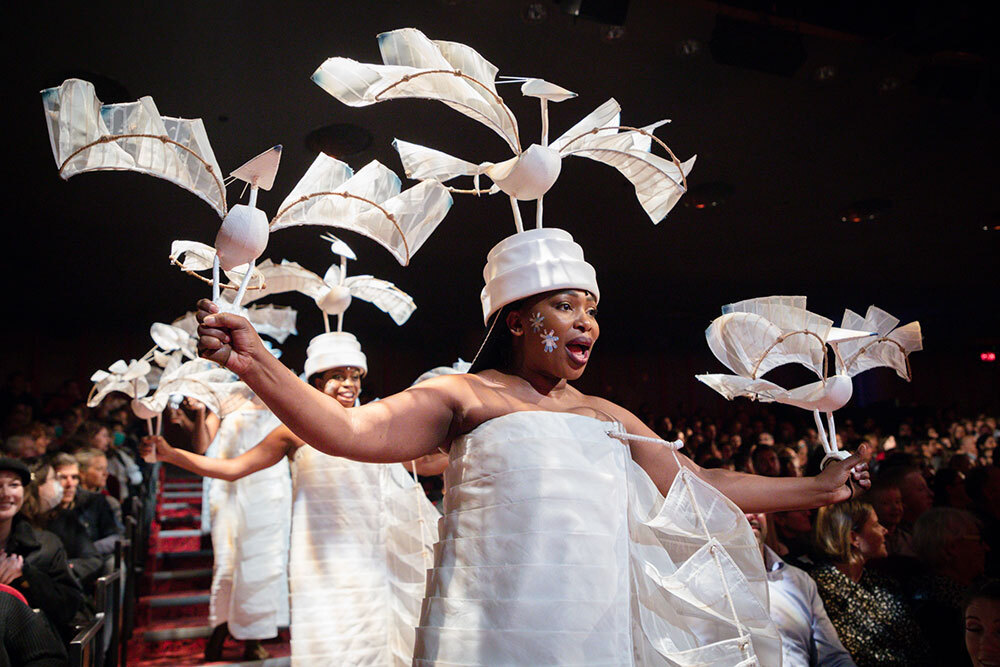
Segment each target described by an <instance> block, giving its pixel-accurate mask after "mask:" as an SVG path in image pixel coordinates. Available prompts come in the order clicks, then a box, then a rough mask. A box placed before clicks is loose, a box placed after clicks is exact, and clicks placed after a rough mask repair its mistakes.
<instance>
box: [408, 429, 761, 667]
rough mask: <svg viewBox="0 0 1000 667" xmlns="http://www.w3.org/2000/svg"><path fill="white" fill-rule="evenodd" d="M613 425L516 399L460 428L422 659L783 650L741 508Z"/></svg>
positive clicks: (541, 661)
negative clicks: (647, 452)
mask: <svg viewBox="0 0 1000 667" xmlns="http://www.w3.org/2000/svg"><path fill="white" fill-rule="evenodd" d="M611 428H614V425H613V424H611V423H608V422H604V421H600V420H598V419H595V418H592V417H588V416H583V415H578V414H569V413H552V412H515V413H511V414H508V415H505V416H503V417H499V418H496V419H492V420H490V421H487V422H485V423H483V424H481V425H480V426H479V427H478V428H476V429H475V430H473V431H472V432H471V433H469V434H468V435H465V436H463V437H461V438H459V439H457V440H456V441H455V442H454V443H453V444H452V446H451V455H450V459H451V463H450V465H449V467H448V470H447V472H446V473H445V475H446V479H447V481H448V489H449V490H448V495H447V496H446V497H445V513H444V517H443V519H442V520H441V523H440V541H439V542H438V544H437V545H436V546H435V560H434V569H433V570H432V571H431V575H430V580H429V582H428V586H427V598H426V599H425V601H424V606H423V612H422V614H421V619H420V626H419V627H418V629H417V646H416V649H415V656H414V664H415V665H473V664H475V665H511V664H517V665H546V664H560V665H571V664H576V665H634V664H640V665H728V666H731V665H738V664H739V665H745V664H756V663H754V662H753V660H754V658H756V659H757V660H759V661H760V663H759V664H764V665H777V664H780V661H781V645H780V640H779V639H778V635H777V631H776V630H775V629H774V626H773V625H772V624H771V622H770V619H769V617H768V613H767V586H766V582H765V578H764V570H763V566H762V564H761V562H760V551H759V550H758V547H757V544H756V542H755V540H754V537H753V534H752V533H751V531H750V529H749V526H748V524H747V522H746V519H745V518H744V516H743V514H742V512H740V510H739V508H737V507H736V506H735V505H733V504H732V503H731V502H730V501H728V500H727V499H726V498H725V497H723V496H722V495H721V494H720V493H719V492H718V491H716V490H715V489H713V488H712V487H710V486H708V485H707V484H705V483H704V482H701V481H700V480H698V479H697V478H696V477H694V475H692V474H690V473H687V472H684V473H681V474H679V475H678V476H677V478H676V480H675V482H674V484H673V487H672V488H671V490H670V493H669V495H668V497H667V499H666V500H664V499H663V498H662V497H661V496H660V494H659V493H658V492H657V491H656V488H655V486H654V485H653V483H652V480H650V479H649V477H648V476H647V475H646V473H645V472H644V471H643V470H642V469H641V468H639V467H638V466H637V465H636V464H635V463H634V462H633V461H632V459H631V458H630V456H629V450H628V448H627V447H625V446H624V445H623V443H622V442H621V441H620V440H618V439H616V438H612V437H610V436H609V435H608V432H609V429H611ZM693 499H696V500H697V507H698V509H696V508H695V506H694V505H692V500H693ZM699 511H700V516H699ZM706 532H708V533H710V534H711V539H707V538H706ZM716 559H718V560H716ZM741 569H742V572H741ZM720 572H721V573H724V578H725V582H724V583H723V577H722V576H720ZM744 572H745V573H748V574H747V575H746V576H745V575H744ZM730 600H732V602H733V605H734V607H735V612H736V615H737V617H738V618H739V619H740V625H741V627H742V630H739V629H738V628H737V626H736V625H735V624H734V623H733V620H732V619H733V608H732V607H730V604H729V601H730ZM741 635H742V636H741ZM751 639H752V641H751Z"/></svg>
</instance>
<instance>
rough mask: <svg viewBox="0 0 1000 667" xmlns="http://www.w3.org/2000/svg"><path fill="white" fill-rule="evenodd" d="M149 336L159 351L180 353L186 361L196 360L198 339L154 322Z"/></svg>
mask: <svg viewBox="0 0 1000 667" xmlns="http://www.w3.org/2000/svg"><path fill="white" fill-rule="evenodd" d="M149 335H150V337H151V338H152V339H153V342H154V343H156V345H157V347H159V348H160V349H161V350H164V351H166V352H180V353H181V355H182V356H185V357H187V358H188V359H197V358H198V339H197V338H196V337H195V336H193V335H191V334H190V333H189V332H187V331H185V330H184V329H182V328H180V327H176V326H173V325H170V324H164V323H163V322H154V323H153V326H151V327H150V329H149Z"/></svg>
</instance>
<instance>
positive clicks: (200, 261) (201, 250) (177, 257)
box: [170, 240, 265, 291]
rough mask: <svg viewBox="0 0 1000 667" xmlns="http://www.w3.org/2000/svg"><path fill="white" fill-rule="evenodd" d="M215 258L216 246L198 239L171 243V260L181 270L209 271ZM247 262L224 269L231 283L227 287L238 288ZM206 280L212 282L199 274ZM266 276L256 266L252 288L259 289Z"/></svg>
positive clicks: (186, 271)
mask: <svg viewBox="0 0 1000 667" xmlns="http://www.w3.org/2000/svg"><path fill="white" fill-rule="evenodd" d="M214 260H215V248H213V247H212V246H210V245H207V244H205V243H200V242H198V241H185V240H177V241H173V242H172V243H171V244H170V261H171V262H173V263H174V264H176V265H177V266H179V267H180V269H181V271H184V272H185V273H190V274H192V275H197V273H198V272H199V271H208V270H210V269H211V268H212V263H213V261H214ZM247 266H248V265H247V264H240V265H239V266H236V267H233V268H232V269H230V270H229V271H223V273H224V274H225V275H226V278H228V279H229V282H230V284H229V285H223V288H225V289H236V287H237V286H238V285H239V284H240V281H242V280H243V275H244V274H245V273H246V270H247ZM198 277H199V278H202V280H205V281H206V282H211V281H209V280H208V279H207V278H203V277H202V276H198ZM264 284H265V283H264V276H263V274H261V272H260V270H259V269H258V268H257V267H256V266H255V267H254V270H253V275H252V276H251V278H250V290H249V291H257V290H259V289H261V287H262V286H263V285H264Z"/></svg>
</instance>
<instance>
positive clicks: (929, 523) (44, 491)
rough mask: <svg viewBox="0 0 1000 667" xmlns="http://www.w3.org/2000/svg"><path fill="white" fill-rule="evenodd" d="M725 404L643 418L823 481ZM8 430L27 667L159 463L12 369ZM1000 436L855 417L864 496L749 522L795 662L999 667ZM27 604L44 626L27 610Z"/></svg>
mask: <svg viewBox="0 0 1000 667" xmlns="http://www.w3.org/2000/svg"><path fill="white" fill-rule="evenodd" d="M728 407H729V412H728V413H727V414H725V415H724V416H723V417H699V416H691V415H687V416H682V415H671V416H669V417H667V416H662V415H657V414H656V410H655V409H644V408H640V409H638V410H637V413H638V414H639V415H640V416H641V417H642V418H643V419H644V420H645V421H646V422H647V423H648V424H649V425H650V426H651V427H652V428H653V429H654V430H655V431H656V432H658V433H659V434H660V435H661V437H663V438H664V439H666V440H671V441H674V440H678V439H679V440H682V441H683V443H684V446H683V449H682V452H683V453H684V454H686V455H687V456H689V457H690V458H691V459H693V460H694V461H695V462H696V463H698V464H699V465H701V466H703V467H705V468H729V469H732V470H738V471H742V472H747V473H752V474H757V475H764V476H769V477H779V476H804V475H814V474H816V473H817V472H818V470H819V465H820V461H821V460H822V458H823V454H824V452H823V448H822V446H821V444H820V440H819V436H818V433H817V431H816V429H815V428H814V426H813V423H812V416H811V415H809V414H808V413H805V412H802V413H801V415H802V417H803V418H802V419H801V420H798V421H796V420H795V419H794V418H788V416H787V415H788V411H784V412H783V411H781V410H778V409H775V408H773V407H772V406H768V405H764V404H759V403H749V402H735V403H732V404H728ZM779 415H780V416H779ZM175 418H176V419H182V418H183V414H178V415H175ZM0 425H2V429H3V433H2V443H0V444H2V447H3V452H2V458H0V615H2V616H0V622H2V623H3V624H5V627H7V628H8V630H7V631H5V632H3V633H0V635H2V639H3V642H4V644H3V646H2V647H0V648H2V650H3V651H5V652H6V655H8V657H11V658H13V659H12V663H13V664H33V663H31V662H30V661H29V660H28V658H31V656H34V658H31V659H36V660H38V663H37V664H49V663H45V660H46V659H49V660H58V659H60V656H62V659H64V656H65V652H64V651H65V643H66V641H67V640H68V638H69V637H70V636H71V633H72V628H73V627H75V626H78V625H79V623H80V622H81V620H85V619H86V617H87V616H88V614H91V613H93V609H91V608H90V606H89V604H90V603H89V599H90V597H89V591H90V589H91V588H92V587H93V584H94V581H95V580H96V578H97V577H99V576H100V575H101V573H102V572H104V571H105V568H106V567H107V563H108V558H109V554H111V553H112V552H113V551H114V545H115V542H116V541H117V540H118V539H119V538H120V537H121V535H122V532H123V528H122V523H121V507H122V504H123V503H125V502H128V499H129V497H130V496H132V495H139V496H142V495H143V494H148V493H150V487H151V486H152V484H151V483H150V477H151V468H150V466H149V465H148V464H146V463H144V462H143V461H142V460H141V458H140V457H139V456H138V453H137V452H138V443H139V440H140V439H141V437H142V435H144V423H142V424H141V423H139V422H138V420H136V418H135V417H134V416H133V415H132V413H131V410H130V409H129V405H128V402H127V400H126V399H125V398H124V397H122V396H120V395H114V394H112V395H111V396H109V397H107V398H106V399H105V400H104V401H103V402H102V403H101V404H100V405H99V406H98V407H96V408H93V409H91V408H87V407H86V392H85V389H84V387H83V385H81V384H80V383H77V382H74V381H68V382H66V383H64V384H63V385H62V387H61V388H60V389H59V391H57V392H55V393H53V394H51V395H47V396H40V395H37V394H36V393H34V392H33V391H31V388H30V386H29V385H28V383H27V382H26V380H25V378H24V376H22V375H19V374H14V375H11V376H10V377H9V378H8V379H7V383H6V385H5V386H4V387H2V388H0ZM998 435H1000V431H998V428H997V418H996V416H994V415H987V414H978V415H961V414H957V413H949V412H941V413H929V412H927V411H925V410H912V411H907V410H905V409H893V410H892V411H891V412H887V411H881V410H868V411H865V410H855V411H854V412H853V413H851V416H850V418H843V417H842V418H841V419H840V423H839V424H838V433H837V438H838V442H839V444H840V446H841V448H843V449H845V450H849V451H853V450H856V449H857V448H859V447H861V446H862V445H865V446H867V448H868V449H869V451H870V452H871V462H870V466H871V470H872V486H871V489H870V490H867V491H863V490H861V489H860V488H859V489H857V491H856V493H855V494H854V496H853V497H852V499H851V500H849V501H847V502H844V503H840V504H838V505H833V506H829V507H821V508H819V509H817V510H808V511H807V510H802V511H793V512H779V513H774V514H769V515H762V514H748V515H747V520H748V521H749V522H750V525H751V527H752V529H753V530H754V533H755V535H757V536H758V539H759V542H760V546H761V553H762V558H763V561H764V564H765V570H766V571H767V578H768V586H769V590H770V594H771V595H770V597H771V605H772V608H771V613H772V618H773V620H774V621H775V624H776V625H777V627H778V630H779V631H780V633H781V635H782V639H783V644H784V651H785V657H786V661H785V662H786V664H791V665H798V664H806V665H809V664H812V665H851V664H857V665H861V666H866V665H922V664H931V665H964V664H974V665H979V664H996V663H994V662H990V660H991V659H995V660H1000V587H998V584H997V580H996V577H998V576H1000V570H998V559H1000V544H998V541H1000V467H998V464H1000V460H998V459H995V458H994V453H995V450H996V440H997V437H998ZM17 487H20V488H17ZM15 598H19V600H18V601H17V602H16V604H15V602H12V600H14V599H15ZM21 601H23V602H21ZM28 607H32V608H38V609H41V610H42V612H43V614H42V615H31V614H29V615H28V616H24V614H23V610H24V608H28ZM12 628H17V629H18V632H16V633H14V632H11V631H10V629H12ZM15 656H20V658H19V659H20V661H21V662H19V659H18V658H17V657H15ZM39 656H40V657H39ZM2 657H3V655H0V658H2ZM52 664H58V663H52Z"/></svg>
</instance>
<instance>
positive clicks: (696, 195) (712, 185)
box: [681, 181, 735, 211]
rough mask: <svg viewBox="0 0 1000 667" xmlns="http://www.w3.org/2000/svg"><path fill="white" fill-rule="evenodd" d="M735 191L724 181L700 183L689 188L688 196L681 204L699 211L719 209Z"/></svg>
mask: <svg viewBox="0 0 1000 667" xmlns="http://www.w3.org/2000/svg"><path fill="white" fill-rule="evenodd" d="M734 190H735V188H734V187H733V186H732V185H730V184H729V183H724V182H722V181H710V182H708V183H699V184H697V185H694V186H692V187H690V188H688V191H687V194H686V195H684V196H683V197H682V198H681V202H682V203H683V204H684V206H685V207H687V208H693V209H696V210H699V211H701V210H704V209H710V208H718V207H719V206H722V204H724V203H725V201H726V200H727V199H728V198H729V197H730V196H732V194H733V191H734Z"/></svg>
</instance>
